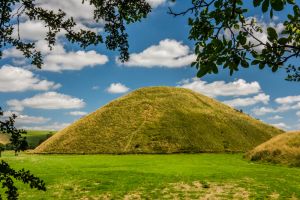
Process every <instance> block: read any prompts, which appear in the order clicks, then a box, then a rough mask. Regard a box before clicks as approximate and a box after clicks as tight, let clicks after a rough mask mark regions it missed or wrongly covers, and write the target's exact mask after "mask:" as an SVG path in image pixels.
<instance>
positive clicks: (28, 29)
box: [12, 20, 48, 41]
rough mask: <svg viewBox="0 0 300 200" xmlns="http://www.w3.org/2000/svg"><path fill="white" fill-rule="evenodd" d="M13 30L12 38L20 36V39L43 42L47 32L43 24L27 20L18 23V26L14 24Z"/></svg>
mask: <svg viewBox="0 0 300 200" xmlns="http://www.w3.org/2000/svg"><path fill="white" fill-rule="evenodd" d="M13 28H14V31H13V34H12V36H13V37H14V38H18V37H19V36H20V38H21V39H23V40H30V41H37V40H43V39H44V38H45V36H46V33H47V30H48V29H47V28H46V27H45V24H44V23H43V22H41V21H29V20H27V21H25V22H22V23H19V25H17V24H16V25H14V26H13Z"/></svg>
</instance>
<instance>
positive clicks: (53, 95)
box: [0, 0, 300, 130]
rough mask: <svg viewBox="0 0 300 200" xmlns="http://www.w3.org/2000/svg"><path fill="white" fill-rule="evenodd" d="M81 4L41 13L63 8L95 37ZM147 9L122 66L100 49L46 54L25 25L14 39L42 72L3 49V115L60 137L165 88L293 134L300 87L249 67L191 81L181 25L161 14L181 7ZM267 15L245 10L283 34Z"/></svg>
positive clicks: (66, 46)
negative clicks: (31, 48) (31, 45)
mask: <svg viewBox="0 0 300 200" xmlns="http://www.w3.org/2000/svg"><path fill="white" fill-rule="evenodd" d="M75 2H76V3H75ZM80 2H81V1H78V0H68V1H62V2H61V1H58V0H53V1H51V3H49V1H40V5H41V6H44V7H46V8H51V9H57V8H59V7H61V8H63V9H64V8H65V9H66V11H67V13H68V14H70V15H76V16H75V19H76V20H77V22H78V27H79V28H80V27H84V28H89V27H93V29H92V30H94V31H101V25H100V26H99V25H96V24H94V23H93V22H91V15H90V13H92V12H91V8H90V7H89V6H88V5H85V6H84V7H82V6H81V5H80ZM149 2H150V3H151V5H152V7H153V11H152V13H151V14H150V15H149V16H148V18H147V19H144V20H143V21H142V22H140V23H137V24H133V25H129V26H128V33H129V43H130V53H132V54H131V58H130V60H129V62H128V63H125V64H120V63H119V62H118V61H117V56H118V52H113V51H108V50H106V49H105V47H104V46H103V45H101V46H96V47H94V46H91V47H88V48H87V49H85V50H82V49H80V48H79V47H78V46H77V45H72V44H70V43H68V42H66V41H65V39H64V38H63V37H62V36H59V37H58V43H57V44H56V46H55V48H54V51H53V52H50V51H49V50H47V48H45V47H46V45H45V43H44V42H43V34H44V28H43V25H42V24H41V23H40V22H31V23H30V22H28V21H26V19H24V20H23V21H22V24H21V26H20V28H21V29H20V33H21V37H23V38H24V39H26V40H32V41H36V42H37V44H38V48H39V49H40V50H41V51H42V52H43V55H44V59H45V60H44V61H45V66H44V67H43V70H37V69H35V68H34V67H32V66H30V65H29V64H28V61H26V60H24V59H23V58H22V57H20V56H19V52H18V51H17V50H15V49H14V48H7V49H5V51H4V59H2V60H0V102H1V104H0V105H1V106H2V107H3V108H4V110H6V111H7V113H6V114H7V115H9V114H10V113H11V112H15V113H17V114H18V115H19V116H20V117H19V120H17V124H18V126H19V127H23V128H31V129H48V130H49V129H60V128H63V127H65V126H67V125H68V124H70V123H72V122H74V121H75V120H77V119H79V118H80V117H82V116H83V115H86V114H87V113H89V112H92V111H94V110H96V109H98V108H99V107H101V106H103V105H105V104H107V103H108V102H110V101H111V100H113V99H116V98H118V97H120V96H122V95H125V94H127V93H128V92H130V91H132V90H135V89H137V88H141V87H146V86H157V85H160V86H161V85H164V86H179V87H185V88H189V89H192V90H194V91H196V92H200V93H203V94H205V95H208V96H211V97H213V98H216V99H218V100H220V101H223V102H225V103H227V104H229V105H231V106H234V107H236V108H238V109H243V111H244V112H246V113H249V114H250V115H251V116H253V117H256V118H259V119H261V120H263V121H265V122H267V123H270V124H274V125H275V126H278V127H280V128H283V129H286V130H293V129H300V126H299V124H300V121H299V120H300V89H299V88H300V87H299V86H300V85H299V83H296V82H288V81H285V80H284V78H285V76H286V74H285V71H284V70H281V71H279V72H277V73H272V72H271V71H270V70H269V69H264V70H258V69H257V68H256V67H251V68H249V69H247V70H243V69H241V70H240V71H239V72H237V73H235V74H234V75H233V76H229V72H228V71H221V72H220V73H219V74H217V75H207V76H205V77H204V78H201V79H197V78H195V75H196V72H197V71H196V69H194V68H191V67H190V66H189V63H190V62H191V61H192V60H193V59H194V55H193V42H192V41H190V40H188V32H189V26H188V25H187V18H186V17H178V18H174V17H172V16H170V15H168V14H167V8H168V6H171V7H172V8H173V9H174V10H182V9H184V8H186V7H187V6H188V4H187V3H186V2H188V1H177V2H176V3H175V4H172V5H170V4H169V3H167V2H165V1H164V0H149ZM183 2H185V3H183ZM78 9H79V10H78ZM267 15H268V14H267ZM267 15H266V16H262V15H261V12H260V9H251V10H250V12H249V16H248V17H256V18H257V20H258V23H260V24H261V26H262V27H265V26H266V25H270V24H271V25H272V26H274V27H275V28H276V29H277V30H282V27H283V26H282V23H281V22H282V20H284V13H281V14H280V13H275V15H276V17H275V18H274V19H273V20H270V19H269V18H268V17H267ZM263 34H264V33H262V35H260V37H263V36H264V35H263ZM292 62H294V63H297V62H299V59H298V60H296V59H294V60H293V61H292ZM32 122H34V123H32Z"/></svg>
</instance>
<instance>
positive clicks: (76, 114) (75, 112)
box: [69, 111, 87, 116]
mask: <svg viewBox="0 0 300 200" xmlns="http://www.w3.org/2000/svg"><path fill="white" fill-rule="evenodd" d="M69 114H70V115H72V116H84V115H86V114H87V112H83V111H71V112H69Z"/></svg>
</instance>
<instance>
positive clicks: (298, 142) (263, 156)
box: [246, 131, 300, 167]
mask: <svg viewBox="0 0 300 200" xmlns="http://www.w3.org/2000/svg"><path fill="white" fill-rule="evenodd" d="M246 157H247V158H248V159H250V160H252V161H264V162H271V163H276V164H283V165H288V166H296V167H300V131H297V132H288V133H283V134H280V135H277V136H275V137H274V138H272V139H270V140H269V141H267V142H265V143H263V144H261V145H259V146H258V147H256V148H255V149H253V150H251V151H250V152H248V153H247V154H246Z"/></svg>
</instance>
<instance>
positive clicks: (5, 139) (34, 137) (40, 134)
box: [0, 130, 55, 149]
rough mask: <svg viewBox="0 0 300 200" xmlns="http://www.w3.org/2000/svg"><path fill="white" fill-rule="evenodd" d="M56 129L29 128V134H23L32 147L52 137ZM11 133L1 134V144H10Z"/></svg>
mask: <svg viewBox="0 0 300 200" xmlns="http://www.w3.org/2000/svg"><path fill="white" fill-rule="evenodd" d="M54 133H55V131H38V130H28V131H27V134H24V135H23V136H25V137H26V139H27V142H28V146H29V148H30V149H33V148H35V147H37V146H38V145H39V144H41V143H42V142H43V141H45V140H46V139H48V138H49V137H51V136H52V135H53V134H54ZM9 143H10V141H9V135H7V134H0V144H4V145H8V146H9Z"/></svg>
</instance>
